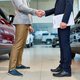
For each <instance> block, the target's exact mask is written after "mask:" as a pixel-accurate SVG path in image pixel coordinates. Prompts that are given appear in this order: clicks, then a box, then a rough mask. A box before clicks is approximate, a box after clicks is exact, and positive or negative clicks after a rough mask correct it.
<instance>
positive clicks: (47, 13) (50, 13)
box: [45, 8, 55, 16]
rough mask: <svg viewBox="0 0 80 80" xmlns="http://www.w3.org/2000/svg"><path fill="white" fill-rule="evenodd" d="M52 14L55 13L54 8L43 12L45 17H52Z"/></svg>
mask: <svg viewBox="0 0 80 80" xmlns="http://www.w3.org/2000/svg"><path fill="white" fill-rule="evenodd" d="M54 12H55V8H52V9H50V10H46V11H45V16H49V15H52V14H54Z"/></svg>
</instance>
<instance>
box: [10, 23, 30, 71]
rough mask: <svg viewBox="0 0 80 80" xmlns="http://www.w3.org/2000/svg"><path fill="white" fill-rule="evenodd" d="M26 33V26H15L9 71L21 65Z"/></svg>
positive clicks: (27, 29)
mask: <svg viewBox="0 0 80 80" xmlns="http://www.w3.org/2000/svg"><path fill="white" fill-rule="evenodd" d="M28 31H29V25H28V24H17V25H16V32H15V43H14V44H13V47H12V50H11V55H10V62H9V70H11V69H15V68H16V66H19V65H21V62H22V53H23V48H24V45H25V42H26V38H27V35H28Z"/></svg>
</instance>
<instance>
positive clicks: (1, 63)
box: [0, 45, 80, 80]
mask: <svg viewBox="0 0 80 80" xmlns="http://www.w3.org/2000/svg"><path fill="white" fill-rule="evenodd" d="M23 64H24V65H28V66H30V67H31V69H26V70H19V71H20V72H22V73H23V75H24V76H23V77H15V76H10V75H8V74H7V70H8V65H9V60H8V56H7V55H4V56H0V80H80V55H76V57H75V59H74V61H72V77H68V78H67V77H65V78H57V77H53V76H52V73H51V72H50V69H51V68H56V67H57V66H58V64H59V48H52V47H51V46H45V45H37V46H34V47H33V48H29V49H28V48H25V49H24V54H23Z"/></svg>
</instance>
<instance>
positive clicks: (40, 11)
mask: <svg viewBox="0 0 80 80" xmlns="http://www.w3.org/2000/svg"><path fill="white" fill-rule="evenodd" d="M35 14H36V15H37V16H38V17H42V16H44V15H45V11H43V10H36V12H35Z"/></svg>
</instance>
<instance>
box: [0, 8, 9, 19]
mask: <svg viewBox="0 0 80 80" xmlns="http://www.w3.org/2000/svg"><path fill="white" fill-rule="evenodd" d="M7 15H8V13H7V12H6V11H5V10H4V9H2V8H0V18H4V19H6V20H7V21H9V19H8V18H7Z"/></svg>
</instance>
